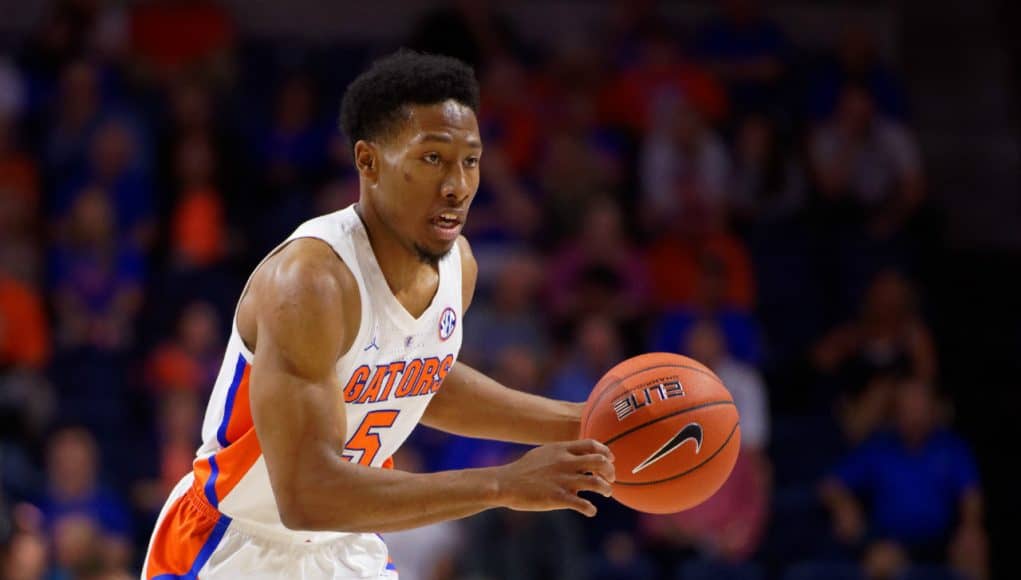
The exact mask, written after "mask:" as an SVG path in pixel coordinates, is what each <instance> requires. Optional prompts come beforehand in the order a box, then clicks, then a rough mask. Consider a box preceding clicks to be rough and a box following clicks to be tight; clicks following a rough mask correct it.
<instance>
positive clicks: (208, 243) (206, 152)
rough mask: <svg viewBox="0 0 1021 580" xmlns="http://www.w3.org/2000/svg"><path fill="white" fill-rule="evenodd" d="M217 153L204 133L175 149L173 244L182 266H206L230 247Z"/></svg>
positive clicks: (175, 254) (173, 249) (180, 143)
mask: <svg viewBox="0 0 1021 580" xmlns="http://www.w3.org/2000/svg"><path fill="white" fill-rule="evenodd" d="M216 163H217V160H216V152H215V151H214V149H213V147H212V144H211V143H210V142H209V141H208V139H207V138H206V137H204V136H203V135H201V134H193V135H191V136H190V137H187V138H185V139H183V140H181V141H180V142H179V144H178V147H177V151H176V166H177V167H176V169H177V180H176V181H177V183H178V187H179V188H180V189H179V192H178V196H177V204H176V206H175V207H174V210H173V217H172V218H171V234H170V245H171V254H172V259H173V261H174V264H175V265H176V266H177V267H179V268H207V267H209V266H212V265H214V264H216V263H217V262H219V261H220V260H221V259H222V258H223V257H224V254H225V252H226V249H227V232H226V216H225V215H224V214H225V213H226V209H225V208H224V203H223V196H222V195H221V194H220V191H219V189H218V188H217V187H216V179H215V172H216Z"/></svg>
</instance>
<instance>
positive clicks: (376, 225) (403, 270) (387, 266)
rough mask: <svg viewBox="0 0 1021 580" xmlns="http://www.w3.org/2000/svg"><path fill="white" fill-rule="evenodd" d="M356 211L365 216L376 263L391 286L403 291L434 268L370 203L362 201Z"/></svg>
mask: <svg viewBox="0 0 1021 580" xmlns="http://www.w3.org/2000/svg"><path fill="white" fill-rule="evenodd" d="M355 212H356V213H357V214H358V216H359V217H360V218H361V220H362V224H363V225H364V226H365V231H366V233H367V234H368V237H369V245H370V246H371V247H372V253H373V254H374V255H375V256H376V263H378V264H379V269H380V270H381V271H382V273H383V278H385V279H386V283H387V285H388V286H389V287H390V290H391V291H392V292H393V293H394V294H395V295H398V294H400V293H401V292H402V291H403V290H406V289H408V288H409V287H411V286H413V285H414V284H415V282H417V281H419V280H420V276H421V275H422V272H424V271H432V272H435V271H436V268H435V266H434V265H431V264H428V263H425V262H423V261H422V259H421V258H420V257H419V256H418V254H417V253H416V252H415V251H414V250H413V249H410V248H408V247H406V246H405V245H404V244H402V243H401V242H400V240H399V239H398V238H397V236H396V235H394V233H393V231H391V229H390V228H389V227H388V226H387V225H386V223H384V222H383V220H382V219H380V217H379V215H378V214H377V213H376V211H375V209H374V208H373V207H372V204H371V203H363V202H361V201H359V202H358V204H357V205H355Z"/></svg>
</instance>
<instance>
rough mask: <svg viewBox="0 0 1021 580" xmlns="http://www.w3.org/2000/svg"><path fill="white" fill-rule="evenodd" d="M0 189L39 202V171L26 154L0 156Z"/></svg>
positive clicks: (30, 201) (33, 204) (32, 203)
mask: <svg viewBox="0 0 1021 580" xmlns="http://www.w3.org/2000/svg"><path fill="white" fill-rule="evenodd" d="M0 191H4V192H8V193H14V194H16V195H19V196H21V197H22V198H23V199H24V200H25V201H27V202H29V203H30V204H31V205H32V207H35V206H36V205H38V203H39V172H38V171H36V167H35V163H33V162H32V159H30V158H29V157H28V156H25V155H21V154H13V155H7V156H5V157H2V158H0Z"/></svg>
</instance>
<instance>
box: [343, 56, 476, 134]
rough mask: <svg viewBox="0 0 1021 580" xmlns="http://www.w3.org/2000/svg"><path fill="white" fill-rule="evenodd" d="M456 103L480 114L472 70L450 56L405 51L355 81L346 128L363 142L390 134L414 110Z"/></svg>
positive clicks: (346, 99) (347, 105)
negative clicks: (409, 111) (421, 106)
mask: <svg viewBox="0 0 1021 580" xmlns="http://www.w3.org/2000/svg"><path fill="white" fill-rule="evenodd" d="M449 99H453V100H454V101H457V102H458V103H461V104H462V105H464V106H466V107H468V108H470V109H471V110H472V111H474V112H475V114H478V112H479V82H478V80H476V79H475V71H474V70H472V68H471V67H470V66H468V65H467V64H465V63H463V62H461V61H460V60H457V59H456V58H451V57H449V56H439V55H434V54H423V53H420V52H415V51H412V50H407V49H401V50H399V51H397V52H395V53H393V54H391V55H390V56H386V57H383V58H381V59H379V60H377V61H376V62H374V63H373V64H372V67H371V68H369V70H367V71H365V72H364V73H362V74H360V75H359V76H358V78H356V79H355V80H354V81H352V82H351V84H350V85H348V87H347V91H346V92H345V93H344V99H343V101H342V102H341V105H340V128H341V130H342V131H343V132H344V134H345V135H347V138H348V140H349V141H350V143H351V147H352V148H354V144H355V143H357V142H358V141H360V140H362V139H364V140H367V141H368V140H372V139H377V138H380V137H382V136H384V135H387V133H388V132H389V131H392V130H393V129H394V128H395V124H396V123H397V122H399V121H400V120H402V119H404V116H405V114H406V111H405V110H404V107H406V106H408V105H434V104H437V103H442V102H444V101H446V100H449Z"/></svg>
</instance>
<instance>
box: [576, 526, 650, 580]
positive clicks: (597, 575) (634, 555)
mask: <svg viewBox="0 0 1021 580" xmlns="http://www.w3.org/2000/svg"><path fill="white" fill-rule="evenodd" d="M589 568H590V574H589V575H588V578H590V579H591V580H646V579H647V578H654V577H655V576H656V570H655V566H654V564H653V563H652V561H651V560H649V557H648V556H647V555H645V554H644V553H643V552H642V551H641V550H640V549H639V546H638V545H637V543H636V542H635V538H634V536H633V535H632V534H630V533H628V532H622V531H617V532H612V533H610V534H608V535H607V537H606V539H605V540H604V542H603V546H602V551H601V552H599V554H598V555H597V556H596V557H595V559H594V560H593V561H592V562H591V564H590V566H589Z"/></svg>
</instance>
